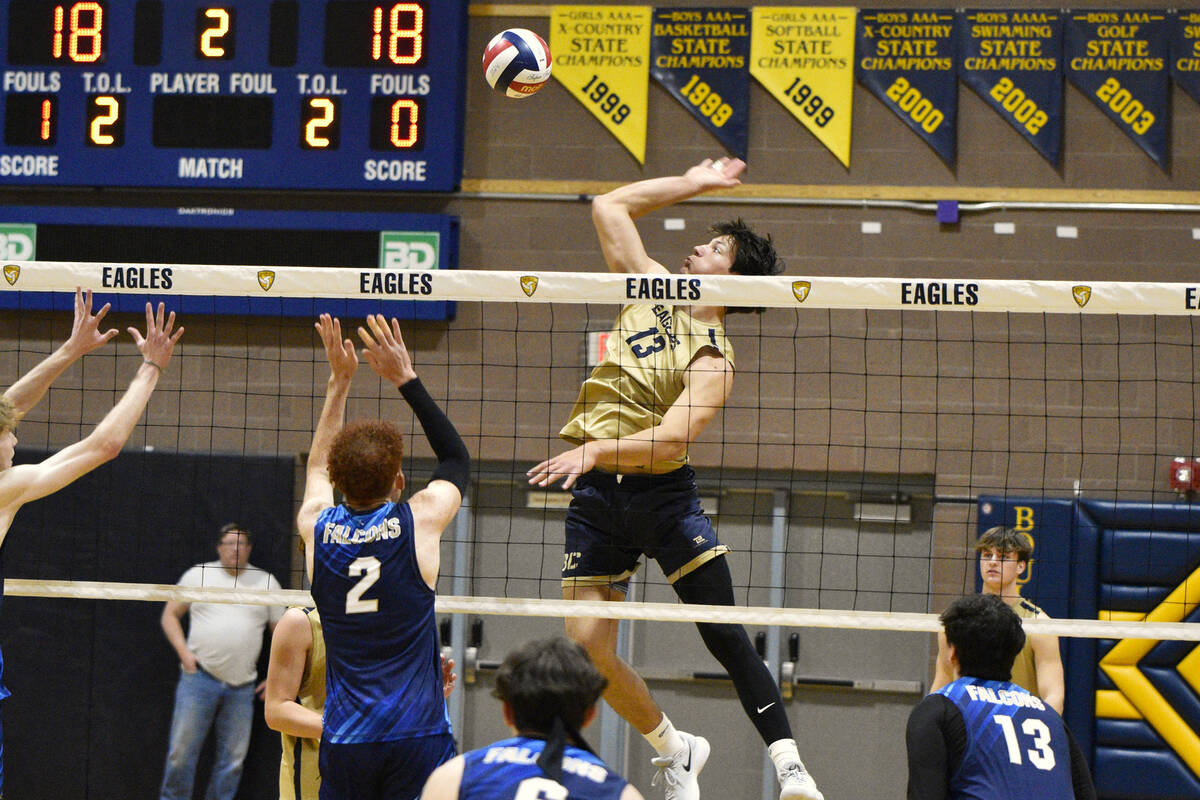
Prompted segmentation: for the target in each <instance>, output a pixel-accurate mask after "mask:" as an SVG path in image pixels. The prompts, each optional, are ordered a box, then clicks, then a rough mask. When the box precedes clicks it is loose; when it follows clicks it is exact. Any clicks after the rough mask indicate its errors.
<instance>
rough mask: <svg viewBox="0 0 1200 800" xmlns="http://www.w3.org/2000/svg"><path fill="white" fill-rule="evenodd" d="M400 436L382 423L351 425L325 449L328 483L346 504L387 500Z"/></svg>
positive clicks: (398, 459)
mask: <svg viewBox="0 0 1200 800" xmlns="http://www.w3.org/2000/svg"><path fill="white" fill-rule="evenodd" d="M403 458H404V435H403V434H401V433H400V431H398V430H397V429H396V426H395V425H392V424H391V423H390V422H384V421H382V420H369V421H365V422H354V423H351V424H349V425H347V426H346V427H344V428H342V429H341V430H340V431H338V434H337V436H336V437H334V440H333V444H332V445H331V446H330V448H329V480H330V481H331V482H332V483H333V485H334V487H335V488H337V489H338V490H339V491H340V492H341V493H342V494H344V495H345V496H346V500H347V501H349V502H350V503H352V504H353V503H356V502H369V501H371V500H377V499H379V498H381V497H387V496H388V495H389V494H391V492H392V487H393V486H394V485H395V483H396V476H397V475H399V474H400V463H401V461H402V460H403Z"/></svg>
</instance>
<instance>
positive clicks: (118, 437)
mask: <svg viewBox="0 0 1200 800" xmlns="http://www.w3.org/2000/svg"><path fill="white" fill-rule="evenodd" d="M174 328H175V312H174V311H172V312H171V313H170V315H169V316H166V315H165V309H164V307H163V304H162V303H159V304H158V311H157V313H155V312H154V310H153V309H152V307H151V306H150V304H149V303H147V304H146V334H145V336H143V335H142V334H141V332H140V331H138V330H137V329H136V328H129V332H130V334H131V335H132V336H133V340H134V343H135V344H137V348H138V350H139V351H140V352H141V356H142V364H141V366H140V367H138V371H137V372H136V373H135V374H134V376H133V380H132V381H130V383H129V388H128V389H126V390H125V394H124V395H122V396H121V399H120V400H119V401H117V404H116V405H115V406H113V408H112V410H111V411H109V412H108V413H107V414H106V415H105V416H104V419H102V420H100V423H99V424H98V425H97V426H96V427H95V429H94V430H93V431H92V432H91V433H90V434H89V435H88V436H87V438H85V439H84V440H83V441H80V442H76V443H75V444H73V445H71V446H70V447H66V448H64V449H62V450H60V451H58V452H57V453H55V454H54V455H52V456H50V457H49V458H47V459H46V460H45V461H42V462H41V463H39V464H23V465H21V466H19V467H12V468H11V469H8V470H6V471H4V472H3V473H0V509H6V508H12V509H14V511H15V508H14V507H15V506H20V505H23V504H25V503H28V502H30V501H33V500H37V499H38V498H41V497H45V496H46V495H48V494H51V493H53V492H56V491H58V490H59V489H61V488H63V487H64V486H66V485H67V484H69V483H71V482H72V481H74V480H75V479H77V478H79V477H80V476H82V475H84V474H85V473H87V472H89V471H91V470H93V469H95V468H96V467H98V466H100V465H101V464H103V463H104V462H106V461H111V460H112V459H114V458H116V457H117V454H118V453H120V452H121V448H122V447H124V445H125V442H126V441H127V440H128V439H129V435H130V434H131V433H133V429H134V427H136V426H137V423H138V420H139V419H140V418H141V416H142V412H143V411H144V410H145V408H146V404H147V403H148V402H149V401H150V395H151V394H153V393H154V387H155V386H156V385H158V379H159V377H160V376H161V375H162V372H163V370H164V369H166V367H167V364H168V363H169V362H170V360H171V353H172V352H173V351H174V349H175V343H176V342H178V341H179V337H180V336H182V335H183V328H179V329H178V330H174ZM107 336H108V334H103V335H102V337H107ZM10 519H11V517H10ZM3 533H4V532H0V538H2V537H3Z"/></svg>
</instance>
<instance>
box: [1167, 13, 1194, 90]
mask: <svg viewBox="0 0 1200 800" xmlns="http://www.w3.org/2000/svg"><path fill="white" fill-rule="evenodd" d="M1171 78H1172V79H1173V80H1174V81H1175V83H1176V85H1178V86H1179V88H1180V89H1183V90H1184V91H1185V92H1187V93H1188V94H1189V95H1191V98H1192V99H1193V100H1195V101H1196V102H1197V103H1200V11H1179V12H1177V15H1176V17H1175V19H1173V20H1171Z"/></svg>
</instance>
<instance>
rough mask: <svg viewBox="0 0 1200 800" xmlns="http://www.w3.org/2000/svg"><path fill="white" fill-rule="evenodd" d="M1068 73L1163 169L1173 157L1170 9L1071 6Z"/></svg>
mask: <svg viewBox="0 0 1200 800" xmlns="http://www.w3.org/2000/svg"><path fill="white" fill-rule="evenodd" d="M1066 15H1067V26H1066V64H1067V78H1069V79H1070V81H1071V83H1073V84H1074V85H1075V86H1076V88H1078V89H1079V90H1080V91H1081V92H1083V93H1084V94H1085V95H1087V96H1088V98H1089V99H1090V100H1091V101H1092V102H1093V103H1095V104H1096V106H1097V107H1098V108H1099V109H1100V110H1101V111H1103V112H1104V114H1105V116H1107V117H1108V118H1109V119H1111V120H1112V121H1113V122H1114V123H1115V124H1116V125H1117V127H1119V128H1120V129H1121V130H1123V131H1125V134H1126V135H1127V136H1128V137H1129V138H1130V139H1133V140H1134V141H1135V142H1137V144H1138V146H1139V147H1141V148H1142V150H1144V151H1145V152H1146V155H1148V156H1150V158H1152V159H1154V162H1155V163H1156V164H1158V165H1159V166H1160V167H1162V168H1163V169H1166V168H1167V162H1168V159H1169V157H1170V154H1169V151H1168V146H1169V141H1170V136H1169V133H1170V130H1171V106H1170V85H1169V80H1168V74H1167V70H1168V66H1167V64H1168V61H1169V60H1170V42H1171V25H1170V15H1169V14H1168V13H1167V12H1166V11H1152V10H1144V11H1117V10H1103V11H1068V12H1066Z"/></svg>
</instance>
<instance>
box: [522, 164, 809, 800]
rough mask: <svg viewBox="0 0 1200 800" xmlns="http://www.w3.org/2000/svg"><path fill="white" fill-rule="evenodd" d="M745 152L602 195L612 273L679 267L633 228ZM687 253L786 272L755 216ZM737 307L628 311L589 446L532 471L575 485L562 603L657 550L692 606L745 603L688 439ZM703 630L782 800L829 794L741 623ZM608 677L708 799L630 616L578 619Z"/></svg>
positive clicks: (544, 480) (721, 177) (600, 591)
mask: <svg viewBox="0 0 1200 800" xmlns="http://www.w3.org/2000/svg"><path fill="white" fill-rule="evenodd" d="M745 168H746V165H745V163H744V162H742V161H741V160H739V159H730V158H721V159H718V160H717V161H709V160H707V159H706V160H705V161H703V162H701V163H700V164H698V165H697V166H694V167H692V168H691V169H689V170H688V171H687V172H685V173H684V174H683V175H680V176H675V177H666V178H654V179H650V180H644V181H638V182H636V183H631V184H629V185H627V186H622V187H620V188H618V189H615V190H613V191H611V192H609V193H607V194H604V195H601V196H599V197H597V198H596V199H595V200H594V201H593V203H592V221H593V223H594V224H595V227H596V232H597V234H598V235H599V238H600V248H601V250H602V251H603V253H604V258H605V261H606V262H607V263H608V266H609V269H610V270H612V271H613V272H627V273H634V274H641V275H646V276H651V277H654V276H664V275H669V274H670V273H669V271H668V270H667V268H666V267H664V266H663V265H662V264H660V263H658V262H657V261H655V260H654V259H652V258H651V257H650V256H649V255H648V254H647V253H646V249H645V247H644V246H643V244H642V240H641V237H640V236H639V235H638V231H637V227H636V225H635V221H636V220H637V219H638V218H639V217H642V216H643V215H645V214H647V213H649V212H651V211H654V210H656V209H659V208H663V207H666V206H669V205H672V204H674V203H677V202H679V201H681V200H686V199H687V198H689V197H694V196H696V195H699V194H702V193H704V192H707V191H710V190H713V189H723V188H729V187H733V186H737V185H738V184H739V183H740V182H741V181H740V180H739V176H740V175H741V174H742V172H743V171H744V170H745ZM712 232H713V234H714V236H713V238H712V239H710V240H709V241H707V242H705V243H703V244H700V245H697V246H696V247H695V248H693V250H692V252H691V253H690V254H689V255H688V256H687V257H686V258H685V259H684V260H683V265H682V270H681V271H682V272H683V274H685V275H731V274H732V275H772V274H775V273H778V272H780V271H781V270H782V264H781V263H780V262H779V260H778V258H777V257H776V254H775V248H774V246H773V245H772V244H771V240H770V237H764V236H759V235H758V234H756V233H754V232H753V231H752V230H750V229H749V228H748V227H747V226H746V225H745V224H744V223H742V221H741V220H737V221H734V222H727V223H721V224H718V225H715V226H714V227H713V230H712ZM729 310H730V309H726V308H724V307H722V306H711V305H699V304H696V305H675V306H671V305H667V304H665V303H664V304H659V305H630V306H626V307H625V308H624V309H623V310H622V311H621V314H620V316H619V317H618V318H617V324H616V327H615V328H614V330H613V333H612V335H610V336H609V339H608V342H609V344H608V349H607V352H606V353H605V355H604V358H603V360H602V361H601V363H600V364H599V365H598V366H597V367H596V368H595V369H594V370H593V371H592V373H591V375H590V376H589V377H588V379H587V380H586V381H585V382H584V384H583V387H582V389H581V390H580V393H579V397H578V399H577V400H576V401H575V406H574V408H573V409H572V411H571V417H570V419H569V420H568V422H567V424H566V425H565V426H564V427H563V428H562V430H561V431H560V434H559V435H560V436H561V437H562V438H563V439H565V440H566V441H568V442H569V443H571V444H573V445H575V446H574V447H573V448H572V449H570V450H567V451H566V452H564V453H560V454H559V455H556V456H554V457H552V458H549V459H547V460H546V461H543V462H542V463H540V464H538V465H537V466H535V467H534V468H533V469H531V470H530V471H529V473H528V474H529V482H530V483H532V484H536V485H538V486H548V485H550V484H551V483H553V482H555V481H558V480H560V479H561V480H562V486H563V488H564V489H572V490H573V494H574V497H573V499H572V501H571V506H570V509H569V511H568V512H567V523H566V553H565V557H564V559H563V562H564V563H563V572H562V580H563V597H565V598H567V599H579V600H591V601H600V600H610V601H617V600H623V599H624V598H625V596H626V592H627V591H628V588H629V578H630V576H631V575H632V574H633V573H634V571H635V570H636V569H637V567H638V561H639V559H640V557H641V555H642V554H643V553H645V554H646V555H647V556H649V557H650V558H654V559H656V560H657V561H658V563H659V566H660V567H661V568H662V570H663V573H664V574H665V575H666V577H667V580H668V581H669V582H670V583H671V584H672V586H673V587H674V589H675V593H676V594H677V595H678V596H679V598H680V599H681V600H683V602H685V603H708V604H713V605H733V581H732V578H731V577H730V573H729V566H728V565H727V564H726V561H725V559H724V558H723V556H724V554H725V553H726V552H728V548H727V547H725V546H724V545H722V544H721V543H720V542H719V541H718V540H717V536H716V533H715V532H714V531H713V529H712V526H711V524H710V523H709V521H708V518H707V517H705V516H704V514H703V512H702V511H701V509H700V498H699V494H698V492H697V489H696V482H695V477H694V474H693V472H692V469H691V467H689V466H688V465H687V448H688V445H689V444H690V443H691V442H693V441H695V439H696V437H697V436H699V435H700V432H701V431H702V430H703V429H704V428H705V426H706V425H708V423H709V422H710V421H711V420H712V418H713V417H714V416H715V415H716V413H717V412H718V411H719V410H720V409H721V408H722V406H724V405H725V402H726V400H727V399H728V398H729V394H730V392H731V390H732V389H733V373H734V360H733V348H732V346H731V345H730V343H729V340H728V339H727V338H726V336H725V326H724V321H725V315H726V313H727V312H728V311H729ZM698 627H699V629H700V635H701V638H703V640H704V644H705V646H707V648H708V650H709V652H711V653H712V654H713V655H714V656H715V657H716V658H717V660H718V661H720V662H721V665H722V666H724V667H725V669H726V671H727V672H728V673H729V675H730V677H731V678H732V679H733V683H734V686H735V687H736V689H737V693H738V697H739V699H740V700H741V703H742V707H743V708H744V709H745V711H746V714H747V716H749V717H750V720H751V721H752V722H753V724H754V726H755V728H757V730H758V732H759V735H760V736H761V737H762V739H763V741H764V742H765V743H766V744H767V746H768V748H767V749H768V752H769V753H770V755H771V758H772V760H773V761H774V763H775V767H776V771H777V773H778V777H779V781H780V784H781V787H782V789H781V794H780V797H781V798H782V800H793V798H808V800H821V793H820V792H819V791H818V790H817V787H816V784H815V783H814V782H813V779H812V777H811V776H810V775H809V774H808V772H807V771H806V770H805V769H804V765H803V763H802V762H801V760H800V754H799V752H798V750H797V747H796V741H795V740H794V739H793V738H792V731H791V726H790V724H789V722H788V718H787V714H786V713H785V711H784V708H783V702H782V700H781V698H780V696H779V688H778V686H777V685H776V683H775V680H774V679H773V677H772V676H771V673H770V671H769V670H768V669H767V668H766V666H764V664H763V661H762V659H761V658H760V657H759V656H758V654H757V653H756V652H755V651H754V647H753V646H752V645H751V644H750V639H749V637H747V636H746V632H745V630H744V629H743V628H742V627H741V626H740V625H718V624H712V623H700V624H699V625H698ZM567 634H568V635H569V636H570V637H571V638H572V639H575V640H576V641H578V642H579V643H581V644H582V645H583V646H584V648H585V649H586V650H587V652H588V655H589V656H591V658H592V661H593V662H594V663H595V664H596V667H597V668H598V669H599V670H600V672H601V673H602V674H603V675H604V677H605V678H607V679H608V682H609V684H608V689H607V690H606V691H605V694H604V699H605V700H607V701H608V703H609V704H610V705H611V706H612V707H613V708H614V709H615V710H616V711H617V713H619V714H620V715H621V716H622V717H624V718H625V719H626V720H627V721H628V722H629V723H630V724H631V725H633V727H635V728H637V730H638V731H639V732H641V734H642V736H644V737H645V738H646V740H647V741H648V742H649V743H650V744H651V746H653V747H654V749H655V750H656V751H657V753H658V757H657V758H655V759H654V760H653V763H654V764H655V766H658V767H659V769H660V773H659V775H657V776H656V777H655V782H656V784H657V783H660V782H665V784H666V787H665V788H666V797H667V800H696V798H698V797H699V786H698V784H697V781H696V778H697V775H698V774H699V773H700V770H701V769H703V768H704V764H705V762H706V761H707V760H708V756H709V751H710V748H709V743H708V741H707V740H705V739H704V738H703V737H700V736H694V735H692V734H690V733H684V732H682V731H678V730H676V728H675V726H674V725H673V724H672V722H671V720H670V719H668V718H667V716H666V714H664V713H663V711H662V710H661V709H660V708H659V707H658V705H657V704H656V703H655V702H654V699H653V698H652V697H651V696H650V692H649V690H648V689H647V687H646V683H645V681H644V680H642V678H641V676H639V675H638V674H637V673H636V672H635V671H634V670H633V668H632V667H630V666H629V665H628V664H627V663H625V662H624V661H623V660H621V659H620V658H619V657H617V655H616V641H617V622H616V620H608V619H568V620H567Z"/></svg>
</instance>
